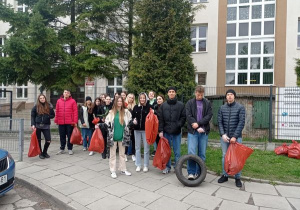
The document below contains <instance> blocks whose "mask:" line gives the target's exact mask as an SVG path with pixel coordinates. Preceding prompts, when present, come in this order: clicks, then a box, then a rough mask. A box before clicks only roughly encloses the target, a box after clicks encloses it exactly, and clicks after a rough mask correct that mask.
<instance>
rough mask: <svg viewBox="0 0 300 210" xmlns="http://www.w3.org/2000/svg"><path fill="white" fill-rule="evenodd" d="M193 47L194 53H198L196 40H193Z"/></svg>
mask: <svg viewBox="0 0 300 210" xmlns="http://www.w3.org/2000/svg"><path fill="white" fill-rule="evenodd" d="M191 45H192V47H193V52H196V41H195V40H191Z"/></svg>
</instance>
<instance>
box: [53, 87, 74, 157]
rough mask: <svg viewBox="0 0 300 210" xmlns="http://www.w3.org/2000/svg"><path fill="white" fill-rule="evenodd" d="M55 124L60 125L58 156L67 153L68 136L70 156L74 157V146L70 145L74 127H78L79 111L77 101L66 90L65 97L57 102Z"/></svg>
mask: <svg viewBox="0 0 300 210" xmlns="http://www.w3.org/2000/svg"><path fill="white" fill-rule="evenodd" d="M54 122H55V123H56V124H57V125H58V130H59V136H60V150H59V151H58V152H57V153H56V154H57V155H60V154H63V153H64V152H65V147H66V136H67V137H68V142H67V148H68V150H69V155H73V151H72V149H73V144H71V143H70V139H71V135H72V131H73V127H77V122H78V109H77V104H76V101H75V100H74V99H73V98H72V96H71V92H70V91H69V90H64V92H63V96H62V97H61V98H60V99H58V100H57V102H56V116H55V120H54Z"/></svg>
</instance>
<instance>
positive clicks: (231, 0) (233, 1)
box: [227, 0, 236, 4]
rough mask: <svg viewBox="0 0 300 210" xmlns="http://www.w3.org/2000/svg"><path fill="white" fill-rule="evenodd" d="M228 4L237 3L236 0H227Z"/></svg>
mask: <svg viewBox="0 0 300 210" xmlns="http://www.w3.org/2000/svg"><path fill="white" fill-rule="evenodd" d="M227 4H236V0H227Z"/></svg>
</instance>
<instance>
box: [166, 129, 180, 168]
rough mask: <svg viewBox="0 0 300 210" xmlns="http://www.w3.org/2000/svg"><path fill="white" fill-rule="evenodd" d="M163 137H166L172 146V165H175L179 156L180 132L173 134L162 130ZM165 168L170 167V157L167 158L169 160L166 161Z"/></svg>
mask: <svg viewBox="0 0 300 210" xmlns="http://www.w3.org/2000/svg"><path fill="white" fill-rule="evenodd" d="M164 137H165V138H166V139H168V141H169V145H170V147H171V148H172V146H173V152H174V155H175V165H174V167H175V166H176V163H177V161H178V160H179V158H180V145H181V133H180V134H178V135H173V134H168V133H165V132H164ZM167 168H168V169H169V170H170V169H171V158H170V159H169V161H168V163H167Z"/></svg>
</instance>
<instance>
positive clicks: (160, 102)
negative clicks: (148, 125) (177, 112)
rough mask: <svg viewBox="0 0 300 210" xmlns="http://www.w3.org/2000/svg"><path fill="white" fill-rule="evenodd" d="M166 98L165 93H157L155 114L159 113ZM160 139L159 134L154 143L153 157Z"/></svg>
mask: <svg viewBox="0 0 300 210" xmlns="http://www.w3.org/2000/svg"><path fill="white" fill-rule="evenodd" d="M164 100H165V97H164V96H163V95H157V97H156V102H157V103H156V104H154V106H153V109H154V114H155V115H157V114H158V111H159V108H160V106H161V105H162V104H163V103H164ZM159 139H160V138H159V135H158V134H157V136H156V140H155V142H154V144H153V148H154V150H153V153H152V154H151V156H152V157H154V156H155V153H156V149H157V145H158V142H159Z"/></svg>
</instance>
